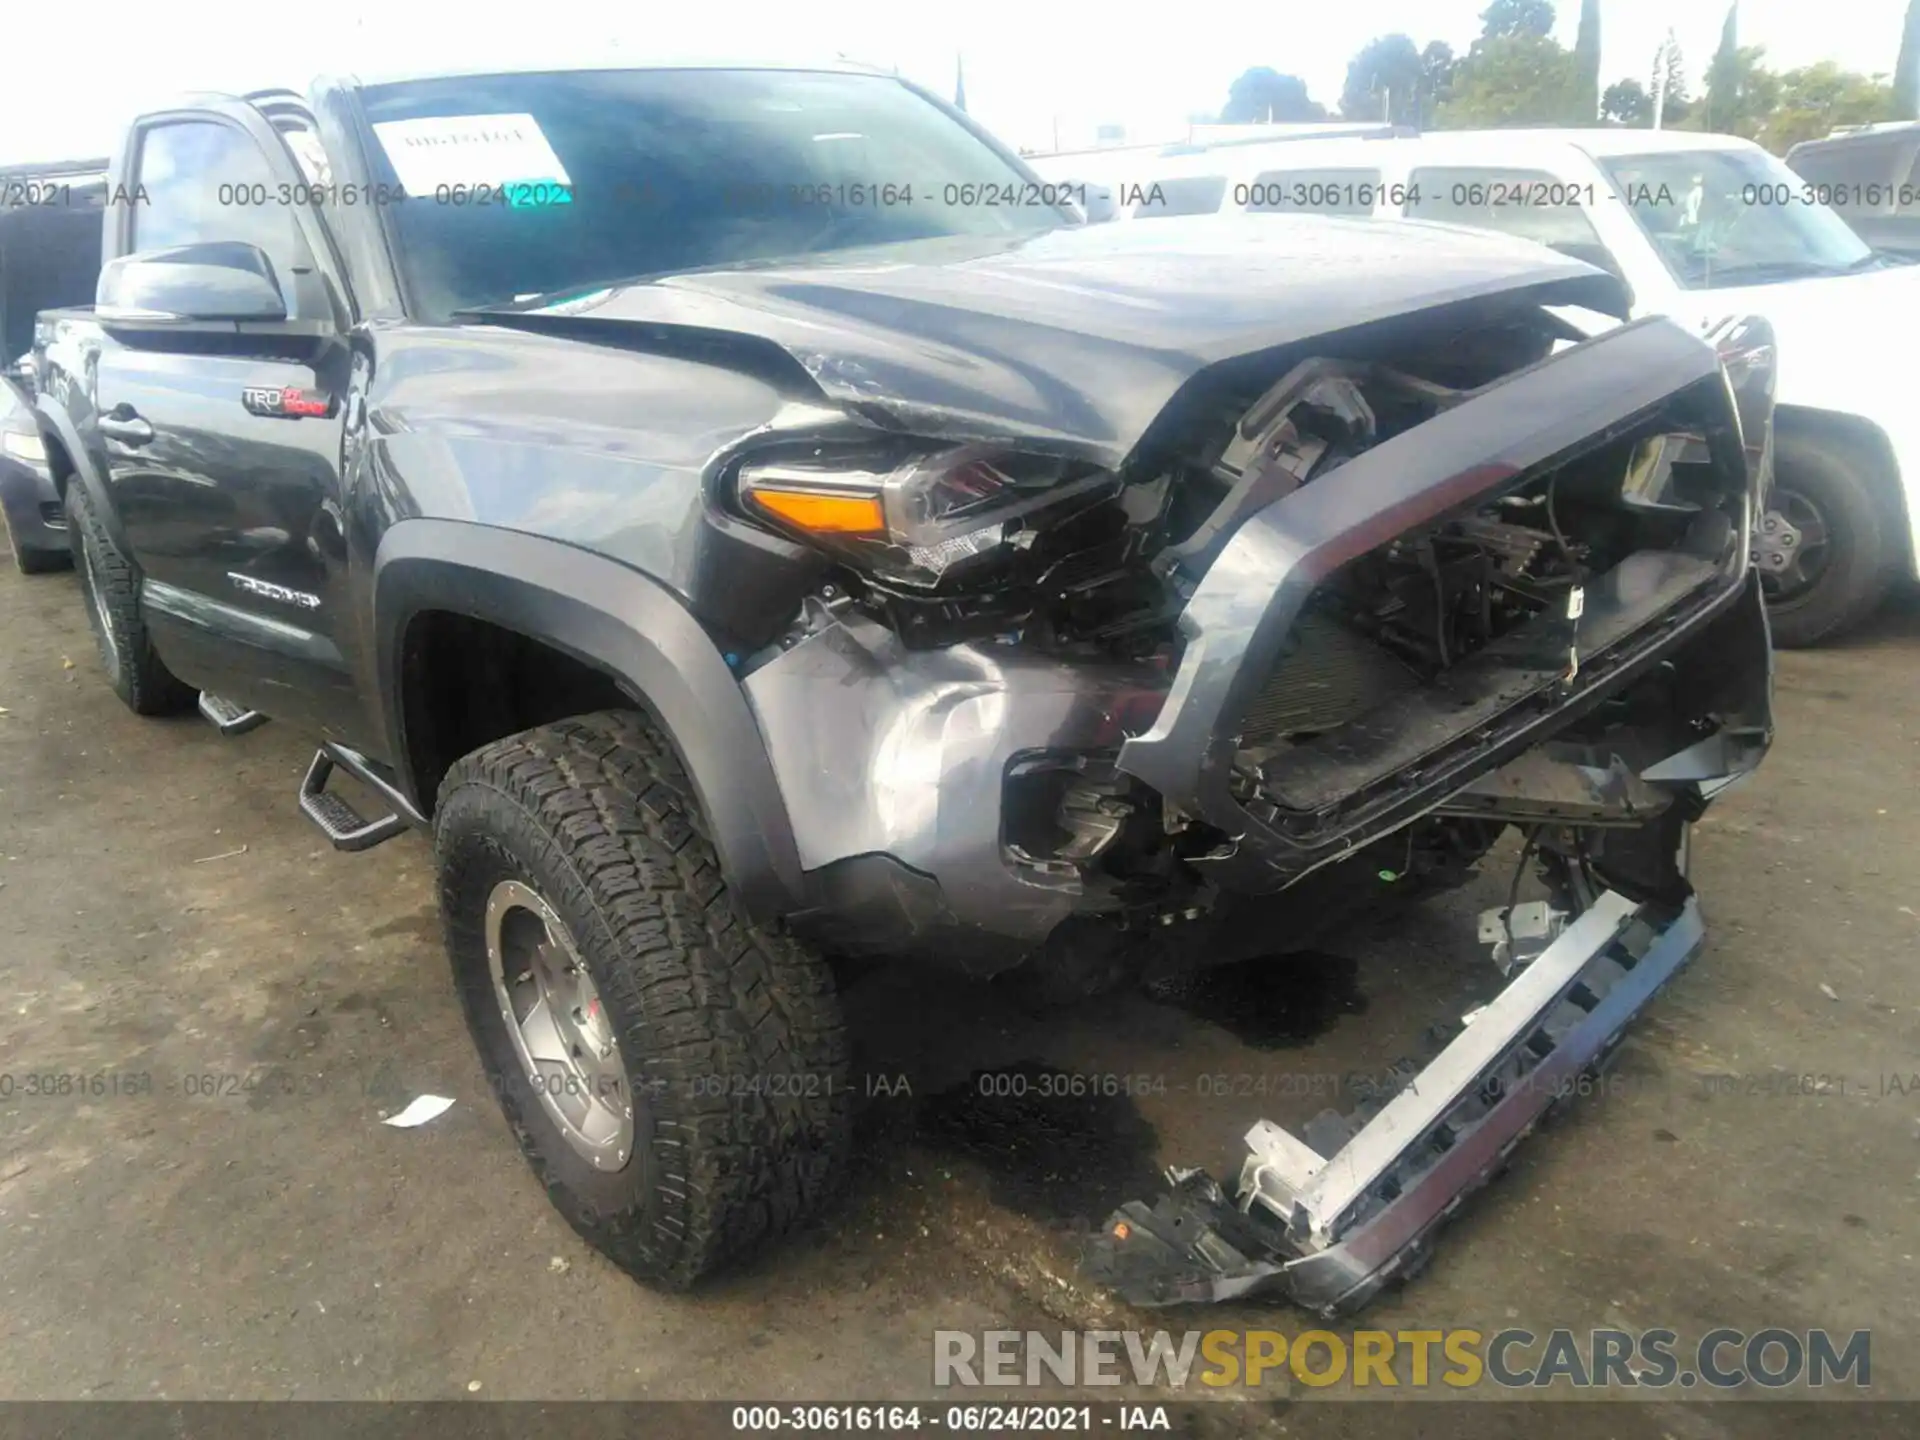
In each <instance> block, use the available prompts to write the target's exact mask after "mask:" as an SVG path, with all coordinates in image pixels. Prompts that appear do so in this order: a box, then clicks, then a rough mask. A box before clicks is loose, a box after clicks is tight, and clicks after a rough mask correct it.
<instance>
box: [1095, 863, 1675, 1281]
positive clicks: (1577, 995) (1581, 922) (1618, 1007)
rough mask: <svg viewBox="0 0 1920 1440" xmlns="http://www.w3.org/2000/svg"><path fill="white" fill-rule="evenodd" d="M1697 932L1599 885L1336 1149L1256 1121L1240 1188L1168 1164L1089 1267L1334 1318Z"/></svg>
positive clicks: (1427, 1226) (1628, 1015)
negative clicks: (1158, 1183)
mask: <svg viewBox="0 0 1920 1440" xmlns="http://www.w3.org/2000/svg"><path fill="white" fill-rule="evenodd" d="M1704 936H1705V931H1704V929H1703V927H1702V924H1701V919H1700V908H1699V902H1698V901H1697V900H1693V899H1688V900H1687V901H1685V902H1684V903H1683V904H1682V905H1680V906H1679V907H1677V908H1667V907H1662V906H1660V905H1657V904H1636V903H1635V902H1633V901H1632V900H1629V899H1628V898H1627V897H1625V896H1624V895H1621V894H1619V893H1617V892H1615V891H1607V892H1605V893H1603V894H1602V895H1600V896H1599V898H1598V899H1597V900H1596V901H1595V902H1594V903H1593V905H1592V906H1591V907H1590V908H1589V909H1588V910H1587V911H1586V912H1585V913H1584V914H1583V915H1581V916H1580V917H1579V918H1578V919H1577V920H1575V921H1574V922H1573V923H1572V924H1571V925H1570V926H1568V927H1567V929H1566V930H1565V931H1563V932H1562V933H1561V935H1560V936H1559V937H1558V938H1557V939H1556V940H1555V941H1554V942H1553V943H1552V944H1551V945H1550V946H1549V947H1548V948H1547V949H1546V950H1545V951H1544V952H1542V953H1541V954H1540V955H1539V956H1538V957H1536V958H1535V959H1534V960H1533V961H1532V962H1531V963H1530V964H1529V965H1528V966H1527V967H1526V968H1525V969H1524V970H1522V971H1521V972H1520V973H1519V975H1518V976H1517V978H1515V979H1514V980H1513V982H1512V983H1510V984H1509V985H1508V986H1507V988H1506V989H1505V990H1504V991H1502V992H1501V993H1500V994H1499V995H1498V996H1496V997H1495V998H1494V1000H1493V1001H1491V1002H1490V1003H1489V1004H1488V1005H1486V1006H1485V1007H1484V1008H1483V1009H1481V1010H1480V1011H1479V1012H1478V1013H1476V1014H1475V1015H1474V1016H1473V1017H1472V1019H1471V1020H1470V1021H1469V1023H1468V1024H1467V1025H1466V1027H1465V1028H1464V1029H1463V1030H1462V1031H1461V1033H1460V1034H1459V1035H1458V1036H1457V1037H1455V1039H1454V1040H1453V1041H1452V1043H1450V1044H1449V1045H1447V1046H1446V1048H1445V1049H1444V1050H1442V1051H1441V1052H1440V1054H1439V1055H1438V1056H1437V1057H1435V1058H1434V1059H1433V1060H1432V1061H1431V1062H1430V1063H1429V1064H1428V1065H1427V1066H1426V1067H1425V1068H1423V1069H1422V1070H1420V1071H1419V1073H1418V1074H1417V1075H1415V1076H1413V1077H1412V1078H1411V1079H1410V1080H1408V1081H1407V1083H1406V1084H1405V1085H1404V1087H1403V1088H1401V1089H1399V1090H1398V1092H1397V1093H1395V1094H1393V1095H1392V1096H1391V1098H1389V1099H1387V1100H1386V1103H1385V1104H1384V1105H1382V1106H1381V1107H1380V1108H1379V1109H1378V1110H1377V1111H1376V1112H1375V1113H1374V1114H1373V1115H1372V1116H1371V1117H1370V1118H1368V1119H1366V1120H1365V1121H1364V1123H1362V1124H1360V1125H1358V1126H1357V1127H1356V1128H1354V1129H1353V1131H1352V1133H1351V1134H1350V1135H1349V1136H1347V1137H1346V1138H1345V1139H1344V1143H1342V1144H1340V1145H1339V1147H1338V1148H1337V1149H1335V1148H1332V1147H1331V1146H1329V1147H1328V1149H1329V1152H1330V1153H1324V1154H1323V1153H1322V1152H1321V1151H1320V1150H1319V1149H1317V1148H1316V1145H1315V1143H1313V1142H1312V1141H1309V1140H1304V1139H1299V1138H1296V1137H1295V1136H1293V1135H1291V1134H1289V1133H1288V1132H1287V1131H1285V1130H1283V1129H1281V1128H1280V1127H1279V1126H1277V1125H1274V1124H1273V1123H1272V1122H1270V1121H1265V1120H1263V1121H1261V1122H1260V1123H1259V1124H1257V1125H1255V1126H1254V1127H1253V1129H1252V1130H1250V1131H1249V1132H1248V1134H1247V1147H1248V1150H1249V1152H1250V1153H1249V1155H1248V1158H1247V1160H1246V1164H1245V1167H1244V1169H1243V1170H1242V1173H1241V1177H1240V1185H1239V1189H1238V1192H1237V1194H1236V1196H1234V1197H1232V1198H1229V1197H1228V1196H1227V1195H1225V1194H1224V1193H1223V1192H1222V1190H1221V1187H1220V1186H1219V1185H1218V1184H1217V1183H1215V1182H1214V1181H1212V1180H1211V1179H1210V1178H1209V1177H1207V1176H1206V1175H1205V1174H1204V1173H1202V1172H1198V1171H1188V1172H1182V1173H1177V1174H1175V1175H1174V1176H1172V1177H1171V1178H1172V1180H1173V1184H1172V1187H1171V1188H1170V1190H1169V1192H1168V1194H1167V1195H1165V1196H1164V1197H1162V1198H1161V1199H1160V1200H1159V1201H1158V1202H1157V1203H1156V1204H1154V1205H1153V1206H1151V1207H1150V1206H1148V1205H1146V1204H1144V1203H1141V1202H1138V1201H1135V1202H1133V1203H1130V1204H1128V1205H1126V1206H1124V1207H1122V1209H1121V1210H1120V1211H1119V1212H1118V1213H1116V1214H1115V1215H1114V1216H1113V1218H1112V1219H1111V1220H1109V1221H1108V1223H1107V1228H1106V1231H1105V1233H1104V1234H1103V1235H1102V1236H1100V1237H1099V1238H1098V1239H1097V1240H1096V1241H1095V1242H1094V1245H1093V1247H1092V1252H1091V1254H1090V1256H1089V1263H1088V1268H1089V1271H1090V1273H1091V1274H1092V1275H1093V1277H1094V1278H1095V1279H1097V1280H1099V1281H1101V1282H1102V1283H1104V1284H1107V1285H1109V1286H1111V1287H1112V1288H1114V1289H1115V1290H1117V1291H1118V1292H1119V1293H1120V1294H1121V1295H1122V1296H1123V1297H1124V1298H1125V1299H1127V1300H1129V1301H1131V1302H1132V1303H1134V1304H1138V1305H1148V1306H1155V1305H1176V1304H1192V1303H1204V1302H1210V1301H1223V1300H1234V1299H1243V1298H1246V1297H1249V1296H1254V1295H1260V1294H1273V1293H1278V1294H1284V1295H1286V1296H1287V1297H1289V1298H1290V1299H1292V1300H1294V1301H1296V1302H1297V1303H1299V1304H1301V1305H1304V1306H1306V1307H1308V1308H1309V1309H1311V1310H1314V1311H1317V1312H1319V1313H1320V1314H1323V1315H1326V1316H1328V1317H1333V1316H1336V1315H1341V1314H1347V1313H1350V1312H1352V1311H1354V1310H1357V1309H1359V1308H1360V1307H1361V1306H1362V1305H1364V1304H1365V1303H1366V1302H1367V1301H1368V1300H1369V1299H1371V1298H1372V1297H1373V1295H1374V1294H1376V1293H1377V1292H1378V1291H1379V1289H1380V1288H1381V1287H1382V1286H1383V1285H1385V1284H1387V1283H1388V1282H1389V1281H1391V1280H1393V1279H1395V1278H1396V1277H1398V1276H1400V1275H1402V1274H1404V1273H1407V1272H1409V1271H1410V1270H1411V1269H1413V1268H1415V1267H1416V1266H1417V1264H1418V1263H1419V1261H1420V1260H1421V1259H1422V1258H1423V1257H1424V1256H1425V1254H1426V1252H1427V1247H1428V1242H1429V1240H1430V1238H1431V1236H1432V1233H1433V1231H1434V1230H1435V1228H1436V1227H1437V1226H1439V1225H1440V1223H1441V1222H1442V1221H1444V1220H1446V1219H1447V1218H1448V1217H1449V1216H1450V1215H1451V1214H1452V1213H1453V1212H1454V1211H1455V1210H1456V1209H1458V1208H1459V1206H1460V1205H1461V1203H1462V1202H1463V1201H1464V1200H1465V1199H1466V1198H1467V1197H1468V1196H1469V1195H1470V1194H1472V1192H1473V1191H1475V1190H1477V1189H1478V1188H1479V1187H1480V1186H1481V1185H1483V1184H1484V1183H1485V1182H1486V1181H1487V1180H1488V1179H1490V1178H1491V1177H1492V1176H1493V1175H1494V1174H1495V1173H1496V1172H1497V1171H1498V1170H1499V1168H1500V1166H1501V1164H1502V1163H1503V1161H1504V1160H1505V1157H1506V1156H1507V1154H1508V1152H1509V1151H1511V1150H1512V1149H1513V1147H1514V1146H1515V1145H1517V1144H1518V1143H1519V1142H1520V1141H1521V1140H1522V1139H1524V1138H1525V1137H1526V1135H1527V1132H1528V1131H1529V1130H1531V1129H1532V1128H1533V1126H1534V1125H1535V1124H1536V1123H1537V1122H1538V1121H1539V1120H1540V1118H1541V1117H1542V1116H1543V1115H1544V1114H1545V1113H1546V1112H1547V1111H1548V1110H1549V1109H1551V1108H1552V1107H1553V1106H1554V1105H1555V1104H1557V1103H1558V1102H1560V1101H1563V1100H1565V1099H1568V1098H1570V1097H1572V1096H1573V1095H1575V1094H1577V1093H1578V1092H1579V1085H1578V1081H1579V1078H1580V1077H1581V1076H1582V1075H1583V1074H1585V1073H1587V1072H1589V1071H1591V1070H1593V1069H1594V1068H1595V1067H1597V1066H1598V1065H1600V1064H1601V1063H1603V1062H1604V1061H1605V1059H1606V1058H1607V1057H1608V1055H1609V1054H1610V1053H1611V1052H1612V1050H1613V1048H1614V1046H1615V1045H1617V1044H1618V1043H1619V1041H1620V1038H1621V1036H1622V1034H1623V1033H1624V1031H1625V1029H1626V1026H1627V1024H1628V1022H1629V1021H1630V1020H1631V1019H1632V1018H1633V1016H1634V1015H1635V1014H1637V1013H1638V1012H1639V1011H1640V1009H1641V1008H1642V1007H1643V1006H1645V1005H1646V1003H1647V1002H1648V1001H1649V1000H1650V999H1651V998H1652V997H1653V996H1654V994H1655V993H1656V992H1657V991H1658V990H1659V989H1660V987H1661V986H1663V985H1664V984H1665V983H1666V982H1667V981H1668V980H1669V979H1671V978H1672V977H1673V975H1674V974H1675V972H1676V971H1678V970H1679V969H1680V967H1681V966H1682V965H1684V964H1685V963H1686V962H1687V961H1688V960H1689V959H1691V958H1692V957H1693V956H1694V954H1695V953H1696V952H1697V951H1698V950H1699V948H1700V945H1701V943H1702V941H1703V939H1704ZM1330 1126H1331V1128H1334V1129H1336V1130H1337V1129H1339V1128H1340V1122H1338V1121H1336V1120H1332V1119H1331V1118H1330V1117H1329V1118H1323V1119H1322V1121H1320V1122H1318V1128H1320V1129H1323V1130H1324V1129H1327V1128H1329V1127H1330ZM1315 1139H1316V1140H1318V1141H1319V1143H1321V1144H1325V1143H1326V1141H1325V1139H1324V1138H1322V1137H1319V1136H1316V1137H1315Z"/></svg>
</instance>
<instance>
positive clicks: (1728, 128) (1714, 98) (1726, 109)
mask: <svg viewBox="0 0 1920 1440" xmlns="http://www.w3.org/2000/svg"><path fill="white" fill-rule="evenodd" d="M1766 58H1767V50H1766V47H1765V46H1764V45H1743V46H1740V47H1738V48H1736V49H1735V50H1734V52H1733V54H1732V56H1731V57H1727V56H1722V55H1715V56H1714V57H1713V65H1712V66H1711V68H1710V69H1709V70H1708V72H1707V95H1706V99H1704V100H1703V101H1701V102H1700V103H1699V104H1698V105H1696V106H1694V107H1693V108H1692V109H1691V110H1689V111H1688V112H1687V114H1686V116H1685V117H1684V118H1683V119H1681V120H1679V121H1677V122H1676V123H1675V128H1676V129H1682V130H1709V131H1713V132H1715V133H1717V134H1721V135H1739V136H1743V137H1744V138H1746V139H1748V140H1752V139H1753V138H1755V137H1756V136H1757V135H1758V134H1759V133H1760V127H1761V126H1762V125H1764V124H1765V123H1766V121H1767V117H1768V116H1769V115H1771V114H1772V113H1773V111H1774V108H1775V107H1776V106H1777V105H1778V104H1779V103H1780V76H1779V75H1778V74H1776V73H1775V72H1773V71H1772V70H1769V69H1768V68H1767V65H1766Z"/></svg>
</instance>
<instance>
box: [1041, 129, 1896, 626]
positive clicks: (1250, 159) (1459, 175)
mask: <svg viewBox="0 0 1920 1440" xmlns="http://www.w3.org/2000/svg"><path fill="white" fill-rule="evenodd" d="M1033 163H1034V164H1035V165H1036V167H1038V168H1039V169H1040V170H1041V171H1042V173H1045V174H1048V175H1050V176H1054V177H1055V178H1060V177H1062V175H1063V174H1064V172H1066V171H1068V170H1071V169H1072V168H1073V166H1072V164H1071V163H1070V162H1069V161H1067V160H1062V161H1057V162H1056V161H1054V160H1050V159H1047V158H1045V157H1039V158H1036V159H1035V160H1034V161H1033ZM1056 167H1058V168H1056ZM1161 176H1165V177H1166V183H1167V184H1169V185H1172V186H1174V187H1175V191H1169V192H1168V193H1170V194H1171V193H1175V192H1176V191H1177V193H1178V194H1180V195H1182V196H1188V197H1192V196H1194V195H1197V194H1204V195H1208V196H1210V195H1213V194H1215V193H1218V194H1219V196H1220V197H1221V204H1220V205H1219V206H1218V207H1217V209H1216V210H1215V211H1214V212H1213V213H1215V214H1217V215H1218V216H1220V217H1221V218H1222V219H1225V218H1226V217H1229V216H1235V215H1256V216H1266V215H1273V214H1300V213H1318V214H1337V215H1349V216H1376V217H1386V216H1405V217H1407V218H1412V219H1421V220H1431V221H1439V222H1444V223H1446V224H1449V225H1467V226H1472V227H1474V228H1477V229H1484V230H1494V231H1499V232H1501V233H1503V234H1509V235H1515V236H1519V237H1522V238H1524V239H1528V240H1532V241H1534V242H1536V243H1538V244H1542V245H1547V246H1551V247H1552V248H1553V249H1556V250H1558V251H1560V252H1561V253H1562V254H1566V255H1572V256H1575V257H1577V258H1579V259H1582V260H1585V261H1588V262H1589V263H1591V264H1594V265H1598V266H1600V267H1601V268H1603V269H1606V270H1608V271H1610V272H1612V273H1613V274H1615V275H1617V276H1618V277H1619V278H1621V279H1622V280H1624V281H1625V282H1626V284H1627V285H1628V287H1629V289H1630V290H1631V292H1632V296H1633V313H1634V314H1635V315H1666V316H1670V317H1673V318H1674V319H1677V320H1679V321H1681V322H1682V323H1683V324H1686V325H1689V326H1698V327H1701V328H1703V329H1704V328H1705V327H1707V326H1710V325H1712V324H1715V323H1717V322H1718V321H1720V320H1722V319H1724V318H1726V317H1728V316H1737V315H1748V314H1757V315H1764V316H1766V318H1767V319H1768V320H1769V321H1770V322H1771V323H1772V325H1773V327H1774V330H1775V332H1776V335H1777V338H1778V340H1779V343H1780V345H1781V347H1782V356H1781V364H1780V372H1779V386H1780V389H1779V411H1778V414H1777V423H1778V452H1777V456H1776V463H1775V467H1774V486H1775V490H1774V503H1773V506H1772V510H1773V512H1774V513H1773V517H1772V523H1771V524H1770V525H1769V526H1767V527H1765V529H1764V530H1763V532H1762V534H1761V536H1760V537H1759V543H1760V545H1761V547H1762V554H1761V559H1762V569H1763V573H1764V574H1765V575H1766V577H1767V586H1768V598H1769V600H1770V602H1771V604H1772V610H1773V633H1774V638H1775V640H1776V642H1777V643H1779V644H1781V645H1789V646H1791V645H1807V644H1812V643H1814V642H1816V641H1819V640H1821V639H1824V638H1827V637H1829V636H1833V635H1837V634H1840V633H1842V632H1843V631H1845V630H1846V629H1847V628H1848V627H1849V626H1851V625H1853V624H1854V623H1856V622H1857V621H1859V620H1860V619H1861V618H1862V617H1864V616H1865V615H1866V614H1868V613H1869V612H1870V611H1871V610H1872V609H1873V608H1874V606H1875V605H1876V604H1877V603H1878V601H1879V599H1880V596H1881V594H1882V593H1883V591H1884V589H1885V587H1886V585H1887V584H1888V582H1889V580H1891V579H1893V578H1896V577H1905V578H1912V577H1914V576H1915V575H1917V574H1920V570H1916V556H1917V555H1920V415H1917V414H1916V413H1915V412H1914V410H1913V407H1912V406H1911V405H1910V404H1909V403H1908V402H1907V396H1906V393H1905V392H1906V385H1905V381H1904V373H1903V372H1904V365H1903V363H1902V361H1901V359H1900V356H1899V349H1900V336H1899V334H1898V332H1897V331H1896V330H1894V329H1892V328H1890V326H1889V317H1890V316H1896V315H1903V314H1907V313H1910V312H1911V311H1912V310H1913V308H1914V307H1915V305H1916V304H1920V269H1914V268H1910V267H1906V266H1903V265H1896V264H1893V263H1891V262H1888V261H1886V260H1884V259H1882V258H1881V257H1879V256H1877V255H1876V253H1875V252H1874V251H1873V250H1872V249H1871V247H1870V246H1869V245H1868V244H1867V243H1866V242H1864V241H1862V240H1861V239H1860V238H1859V237H1857V236H1855V235H1854V234H1853V233H1852V232H1851V231H1849V230H1848V229H1847V227H1846V225H1845V224H1844V223H1843V222H1842V221H1841V220H1840V219H1839V217H1838V216H1836V215H1835V214H1834V213H1833V212H1832V211H1831V210H1830V209H1828V208H1827V207H1826V206H1825V205H1824V204H1821V203H1819V197H1818V195H1817V193H1814V192H1812V191H1811V189H1810V187H1809V186H1808V183H1807V182H1805V181H1803V180H1802V179H1801V178H1800V177H1799V176H1797V175H1795V174H1794V173H1793V172H1792V171H1791V170H1788V169H1787V168H1786V167H1785V166H1784V165H1782V164H1781V163H1780V162H1779V161H1778V160H1776V159H1774V158H1773V157H1772V156H1771V155H1769V154H1767V152H1766V151H1764V150H1762V149H1761V148H1760V147H1759V146H1757V145H1754V144H1752V143H1750V142H1749V141H1745V140H1740V139H1737V138H1735V137H1732V136H1726V135H1701V134H1693V133H1688V132H1681V131H1645V130H1599V129H1594V130H1502V131H1443V132H1437V133H1434V134H1429V135H1421V136H1414V137H1385V138H1367V139H1358V140H1354V139H1335V140H1311V139H1309V140H1300V141H1297V142H1286V143H1282V144H1275V145H1263V146H1246V147H1220V148H1217V149H1213V150H1210V151H1207V152H1205V153H1202V154H1197V155H1186V156H1180V157H1172V158H1167V159H1164V160H1158V161H1155V162H1153V163H1152V164H1151V165H1146V164H1143V165H1142V166H1141V167H1140V168H1139V169H1138V170H1136V173H1135V174H1134V175H1132V176H1131V177H1129V179H1128V180H1127V181H1126V182H1122V183H1124V184H1131V185H1133V186H1134V187H1136V191H1137V190H1138V189H1139V188H1140V187H1143V186H1147V185H1150V184H1151V182H1153V181H1154V180H1155V179H1156V178H1157V177H1161ZM1143 213H1152V211H1151V208H1149V210H1148V211H1145V212H1143Z"/></svg>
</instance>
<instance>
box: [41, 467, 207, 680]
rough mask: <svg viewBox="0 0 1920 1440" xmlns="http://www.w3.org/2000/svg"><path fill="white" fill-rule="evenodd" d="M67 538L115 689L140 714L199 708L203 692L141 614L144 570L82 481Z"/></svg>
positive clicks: (74, 490)
mask: <svg viewBox="0 0 1920 1440" xmlns="http://www.w3.org/2000/svg"><path fill="white" fill-rule="evenodd" d="M66 507H67V543H68V544H69V545H70V546H72V548H73V568H74V569H75V570H77V571H78V572H79V575H80V593H81V594H82V596H83V597H85V600H86V604H87V620H88V623H89V624H91V625H92V627H93V639H94V643H95V644H96V645H97V646H98V647H99V650H100V663H101V665H102V667H103V668H104V669H105V670H106V672H107V679H108V681H109V682H110V683H111V684H112V686H113V693H114V694H116V695H118V696H119V697H120V698H121V699H122V700H123V701H125V702H126V705H127V708H128V709H129V710H131V711H133V713H134V714H136V715H179V714H183V713H185V712H186V711H189V710H191V709H193V708H194V705H195V703H196V702H197V701H198V699H199V693H200V692H199V691H197V690H195V689H193V687H191V686H189V685H184V684H182V683H181V682H180V681H179V680H177V679H175V678H174V675H173V672H172V671H170V670H169V669H167V667H166V665H165V664H164V663H163V662H162V661H161V659H160V656H159V654H158V652H156V651H155V650H154V648H153V640H152V638H151V637H150V636H149V635H148V634H147V622H146V621H145V620H144V619H142V618H141V615H140V571H139V569H138V567H136V566H135V565H134V563H133V561H132V560H131V559H129V558H128V557H127V556H125V555H123V554H122V553H121V552H120V548H119V547H118V546H117V545H115V544H114V543H113V537H112V536H111V535H109V534H108V533H107V529H106V527H105V526H104V525H102V524H101V523H100V517H99V516H97V515H95V514H94V513H93V506H92V504H91V503H90V502H89V501H88V499H87V493H86V491H85V490H84V489H82V488H81V486H80V484H79V483H78V482H77V481H76V482H75V483H73V484H70V485H69V486H67V499H66Z"/></svg>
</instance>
